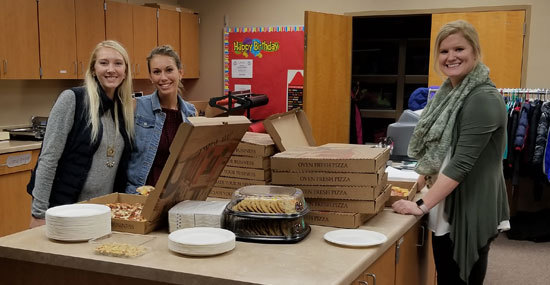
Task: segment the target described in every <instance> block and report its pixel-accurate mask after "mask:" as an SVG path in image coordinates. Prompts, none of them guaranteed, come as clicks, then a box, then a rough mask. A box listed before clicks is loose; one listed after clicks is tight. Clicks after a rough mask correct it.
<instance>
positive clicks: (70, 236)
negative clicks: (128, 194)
mask: <svg viewBox="0 0 550 285" xmlns="http://www.w3.org/2000/svg"><path fill="white" fill-rule="evenodd" d="M110 232H111V209H110V208H109V207H107V206H105V205H98V204H71V205H63V206H57V207H52V208H50V209H48V210H47V211H46V236H47V237H48V238H51V239H55V240H61V241H85V240H89V239H92V238H97V237H100V236H103V235H106V234H108V233H110Z"/></svg>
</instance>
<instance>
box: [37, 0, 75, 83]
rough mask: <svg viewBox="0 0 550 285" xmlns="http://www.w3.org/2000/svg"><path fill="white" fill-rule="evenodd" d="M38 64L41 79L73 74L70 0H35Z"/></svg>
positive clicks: (71, 1)
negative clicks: (38, 30)
mask: <svg viewBox="0 0 550 285" xmlns="http://www.w3.org/2000/svg"><path fill="white" fill-rule="evenodd" d="M38 22H39V25H40V26H39V27H40V28H39V29H40V67H41V68H42V78H43V79H74V78H76V77H77V64H76V28H75V10H74V1H73V0H48V1H40V2H38Z"/></svg>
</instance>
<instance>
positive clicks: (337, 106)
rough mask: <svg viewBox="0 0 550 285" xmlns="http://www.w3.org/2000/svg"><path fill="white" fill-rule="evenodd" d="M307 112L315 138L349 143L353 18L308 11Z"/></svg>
mask: <svg viewBox="0 0 550 285" xmlns="http://www.w3.org/2000/svg"><path fill="white" fill-rule="evenodd" d="M305 37H306V44H305V54H304V59H305V62H304V66H305V68H304V69H305V70H304V111H305V112H306V114H307V117H308V119H309V122H310V123H311V127H312V129H313V136H314V138H315V141H316V142H317V143H318V144H319V145H322V144H325V143H349V128H350V104H351V97H350V96H351V43H352V19H351V17H349V16H341V15H331V14H323V13H317V12H310V11H306V12H305Z"/></svg>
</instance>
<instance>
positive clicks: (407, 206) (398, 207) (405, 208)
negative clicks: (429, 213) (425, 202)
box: [391, 199, 424, 216]
mask: <svg viewBox="0 0 550 285" xmlns="http://www.w3.org/2000/svg"><path fill="white" fill-rule="evenodd" d="M391 207H392V209H393V210H394V211H395V212H396V213H399V214H402V215H415V216H422V215H424V213H423V212H422V210H421V209H420V208H418V206H417V205H416V203H415V202H413V201H408V200H405V199H401V200H397V201H395V203H393V204H392V205H391Z"/></svg>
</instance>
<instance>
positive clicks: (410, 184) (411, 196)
mask: <svg viewBox="0 0 550 285" xmlns="http://www.w3.org/2000/svg"><path fill="white" fill-rule="evenodd" d="M388 183H390V184H391V185H392V186H397V187H402V188H407V189H409V195H407V196H394V195H391V193H390V199H389V200H388V201H387V202H386V207H391V205H392V204H393V203H394V202H395V201H398V200H401V199H407V200H409V201H412V200H413V199H414V196H415V195H416V192H418V184H417V183H416V182H407V181H389V182H388ZM390 192H391V189H390Z"/></svg>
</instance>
